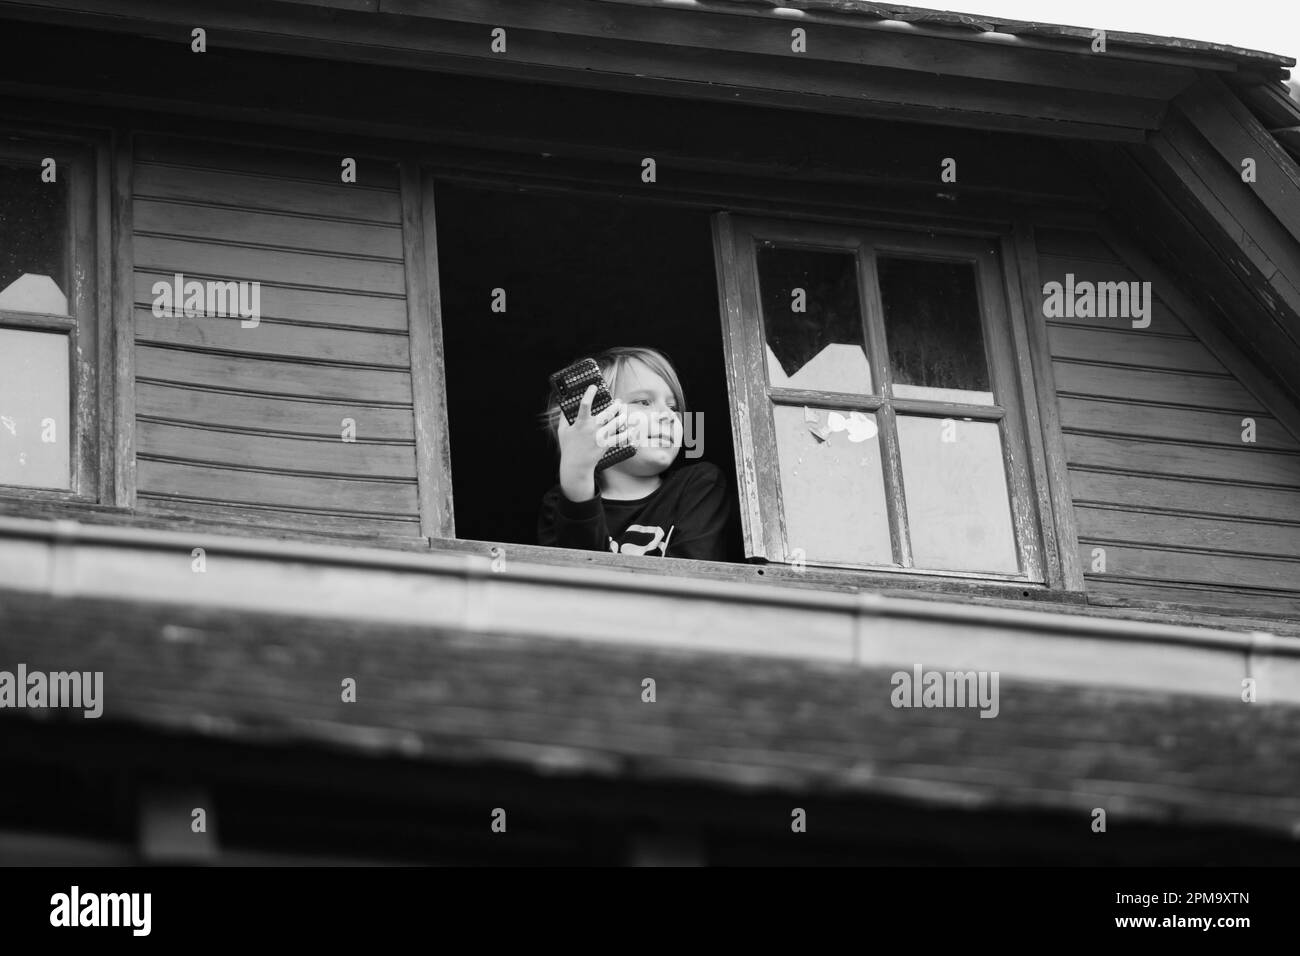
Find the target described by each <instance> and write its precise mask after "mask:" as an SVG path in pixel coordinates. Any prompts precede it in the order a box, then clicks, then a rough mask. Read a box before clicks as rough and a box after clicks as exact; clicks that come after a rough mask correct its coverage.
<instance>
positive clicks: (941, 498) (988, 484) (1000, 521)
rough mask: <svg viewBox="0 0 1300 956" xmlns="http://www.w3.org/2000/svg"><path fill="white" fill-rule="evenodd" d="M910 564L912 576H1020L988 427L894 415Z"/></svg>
mask: <svg viewBox="0 0 1300 956" xmlns="http://www.w3.org/2000/svg"><path fill="white" fill-rule="evenodd" d="M897 421H898V443H899V450H900V453H901V455H902V461H903V492H904V495H905V496H906V498H907V521H908V529H909V531H910V533H911V538H912V562H913V564H914V565H915V566H916V568H917V569H918V570H925V569H929V570H936V571H1004V572H1009V573H1015V572H1016V571H1018V570H1019V562H1018V561H1017V558H1016V538H1015V533H1014V531H1013V529H1012V525H1011V500H1010V498H1009V497H1008V494H1007V475H1006V469H1005V468H1004V466H1003V463H1002V440H1001V434H1000V431H999V428H998V425H997V424H996V423H994V422H972V421H966V420H956V421H954V420H952V419H941V418H921V417H918V416H914V415H899V416H898V418H897Z"/></svg>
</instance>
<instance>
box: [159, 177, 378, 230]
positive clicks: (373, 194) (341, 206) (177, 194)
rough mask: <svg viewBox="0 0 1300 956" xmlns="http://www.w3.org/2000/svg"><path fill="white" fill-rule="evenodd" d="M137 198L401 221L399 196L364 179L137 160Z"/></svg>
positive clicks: (357, 218) (345, 217)
mask: <svg viewBox="0 0 1300 956" xmlns="http://www.w3.org/2000/svg"><path fill="white" fill-rule="evenodd" d="M135 196H136V198H137V199H171V200H179V201H183V202H197V203H212V204H214V205H224V206H243V207H247V208H249V209H258V210H269V211H274V212H284V213H300V214H303V215H309V216H326V217H328V218H332V219H355V220H358V221H360V222H371V223H386V224H388V225H397V224H398V223H399V222H400V219H399V218H398V216H399V212H398V202H397V194H396V193H394V192H393V191H392V190H389V189H372V188H370V187H369V186H363V185H360V184H359V183H344V182H342V181H340V182H339V183H338V185H325V184H324V183H319V184H318V183H308V182H299V181H295V180H290V179H276V178H273V177H268V176H258V175H253V174H245V173H235V172H220V171H217V170H209V169H198V168H190V167H183V166H165V165H158V164H154V163H137V164H136V179H135Z"/></svg>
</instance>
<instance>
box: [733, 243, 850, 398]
mask: <svg viewBox="0 0 1300 956" xmlns="http://www.w3.org/2000/svg"><path fill="white" fill-rule="evenodd" d="M758 279H759V291H760V295H761V299H762V311H763V330H764V334H765V336H766V341H767V351H766V361H767V376H768V383H769V384H771V385H773V386H778V387H784V388H810V389H819V390H823V391H832V392H855V393H863V394H868V393H870V392H871V390H872V386H871V366H870V365H869V363H868V362H867V351H866V347H865V346H864V344H863V337H862V312H861V307H860V303H859V299H858V276H857V260H856V257H855V255H854V254H853V253H851V252H822V251H818V250H814V249H798V248H791V247H786V246H778V245H776V244H775V243H772V242H761V243H759V247H758Z"/></svg>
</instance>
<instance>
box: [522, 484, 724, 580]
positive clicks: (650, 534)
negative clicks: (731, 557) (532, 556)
mask: <svg viewBox="0 0 1300 956" xmlns="http://www.w3.org/2000/svg"><path fill="white" fill-rule="evenodd" d="M728 506H729V497H728V493H727V483H726V481H724V480H723V477H722V472H721V470H719V468H718V466H717V465H712V464H709V463H708V462H703V461H701V462H696V463H694V464H691V465H686V466H683V467H682V468H679V469H677V470H676V471H673V472H670V473H669V474H667V475H666V476H665V477H664V481H663V484H661V485H660V486H659V487H658V488H657V489H656V490H655V491H653V492H651V493H650V494H648V495H646V496H645V497H644V498H636V499H634V500H631V501H620V500H617V499H614V498H602V497H601V496H600V495H597V496H596V497H595V498H592V499H591V500H589V501H570V500H569V499H568V498H567V497H566V496H565V494H564V492H563V490H561V488H560V486H559V485H556V486H555V487H554V488H552V489H551V490H550V491H548V492H547V493H546V495H545V496H544V497H543V498H542V512H541V516H540V518H539V519H538V523H537V540H538V541H539V542H540V543H541V544H544V545H549V546H551V547H558V548H577V549H580V550H583V551H615V552H618V553H620V554H641V555H650V556H654V557H669V558H699V559H703V560H706V561H722V560H725V558H726V541H725V529H726V524H727V509H728Z"/></svg>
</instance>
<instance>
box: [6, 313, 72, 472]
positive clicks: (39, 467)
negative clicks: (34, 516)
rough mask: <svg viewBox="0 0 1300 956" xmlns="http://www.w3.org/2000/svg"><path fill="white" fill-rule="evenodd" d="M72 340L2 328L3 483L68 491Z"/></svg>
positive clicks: (48, 333) (45, 333)
mask: <svg viewBox="0 0 1300 956" xmlns="http://www.w3.org/2000/svg"><path fill="white" fill-rule="evenodd" d="M69 394H70V393H69V391H68V337H67V336H66V335H62V334H58V333H51V332H28V331H26V330H18V329H0V485H23V486H25V487H29V488H68V487H70V485H71V478H70V474H71V473H70V470H69V454H68V449H69V445H70V440H71V437H72V428H71V426H70V425H69V423H68V408H69V405H70V398H69Z"/></svg>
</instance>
